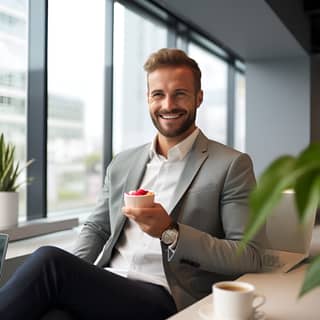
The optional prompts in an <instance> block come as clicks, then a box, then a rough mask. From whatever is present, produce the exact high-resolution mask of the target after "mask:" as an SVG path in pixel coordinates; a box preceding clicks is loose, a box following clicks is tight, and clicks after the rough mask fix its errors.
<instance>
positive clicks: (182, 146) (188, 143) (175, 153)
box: [149, 128, 200, 161]
mask: <svg viewBox="0 0 320 320" xmlns="http://www.w3.org/2000/svg"><path fill="white" fill-rule="evenodd" d="M199 132H200V130H199V128H196V129H195V130H194V131H193V132H192V133H191V134H190V135H189V136H188V137H186V138H185V139H184V140H182V141H181V142H179V143H178V144H176V145H175V146H173V147H172V148H170V150H169V151H168V161H176V160H183V159H184V158H185V157H186V155H187V154H188V153H189V152H190V150H191V148H192V146H193V144H194V142H195V140H196V138H197V137H198V135H199ZM156 144H157V136H155V138H154V139H153V141H152V143H151V146H150V151H149V155H150V158H151V159H152V158H153V157H154V156H158V157H161V155H159V154H158V153H157V151H156Z"/></svg>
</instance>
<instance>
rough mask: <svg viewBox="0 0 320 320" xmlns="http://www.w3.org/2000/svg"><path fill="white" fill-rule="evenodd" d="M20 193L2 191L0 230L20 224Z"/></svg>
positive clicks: (0, 197)
mask: <svg viewBox="0 0 320 320" xmlns="http://www.w3.org/2000/svg"><path fill="white" fill-rule="evenodd" d="M18 212H19V193H18V192H0V230H3V229H7V228H10V227H13V226H16V225H17V224H18Z"/></svg>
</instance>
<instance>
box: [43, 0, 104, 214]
mask: <svg viewBox="0 0 320 320" xmlns="http://www.w3.org/2000/svg"><path fill="white" fill-rule="evenodd" d="M75 8H77V9H76V10H75ZM48 12H49V14H48V145H47V146H48V147H47V148H48V149H47V157H48V164H47V181H48V185H47V190H48V192H47V207H48V216H52V215H54V214H57V213H65V212H66V211H70V210H87V211H88V212H89V211H90V210H91V207H92V206H93V205H94V204H95V202H96V198H97V195H98V192H99V190H100V188H101V185H102V180H103V177H102V171H103V170H102V144H103V104H104V99H103V96H104V46H105V37H104V29H105V27H104V23H105V21H104V20H105V3H104V1H103V0H99V1H95V2H94V5H93V4H92V1H90V0H86V1H84V0H83V1H78V0H68V1H62V0H57V1H50V2H49V3H48Z"/></svg>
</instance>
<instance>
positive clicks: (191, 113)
mask: <svg viewBox="0 0 320 320" xmlns="http://www.w3.org/2000/svg"><path fill="white" fill-rule="evenodd" d="M145 70H146V72H147V101H148V104H149V112H150V116H151V119H152V121H153V123H154V125H155V127H156V128H157V130H158V133H157V135H156V136H155V138H154V140H153V142H152V143H150V144H147V145H143V146H140V147H137V148H134V149H130V150H127V151H124V152H122V153H120V154H118V155H116V156H115V157H114V159H113V161H112V162H111V164H110V165H109V166H108V170H107V175H106V179H105V184H104V187H103V190H102V193H101V196H100V199H99V202H98V204H97V206H96V208H95V210H94V212H93V213H92V215H91V216H90V217H89V219H88V221H87V222H86V223H85V224H84V227H83V229H82V231H81V233H80V235H79V239H78V241H77V244H76V247H75V250H74V254H75V255H71V254H69V253H67V252H64V251H62V250H60V249H58V248H53V247H43V248H40V249H39V250H37V251H36V252H35V253H34V254H33V255H32V256H31V257H30V258H29V259H27V262H26V263H25V264H24V265H23V266H22V267H21V268H20V269H19V270H18V271H17V272H16V274H15V275H14V276H13V277H12V279H11V280H10V281H9V282H8V283H7V284H6V285H5V286H4V287H3V288H1V289H0V316H2V317H3V318H4V319H7V320H9V319H22V318H24V319H29V320H32V319H39V318H40V317H41V316H42V315H43V314H45V313H46V312H47V311H48V310H50V309H51V308H54V307H58V308H60V309H62V310H65V311H67V312H68V314H69V315H70V316H71V317H73V318H74V319H91V320H92V319H159V320H160V319H166V318H167V317H169V316H170V315H172V314H174V313H175V312H177V310H181V309H183V308H185V307H187V306H188V305H190V304H192V303H194V302H196V301H197V300H199V299H201V298H202V297H204V296H206V295H208V294H209V293H210V292H211V286H212V284H213V283H214V282H217V281H220V280H226V279H235V278H237V277H239V276H240V275H241V274H243V273H246V272H256V271H258V270H259V269H260V266H261V257H260V252H259V242H258V238H256V239H255V240H254V241H252V242H250V243H249V245H248V246H247V247H246V248H245V250H244V252H243V253H242V254H241V255H238V254H237V249H238V247H239V241H240V240H241V238H242V236H243V232H244V228H245V225H246V221H247V217H248V194H249V192H250V190H251V188H252V187H253V185H254V184H255V178H254V174H253V169H252V162H251V160H250V158H249V156H248V155H246V154H243V153H240V152H238V151H235V150H233V149H231V148H229V147H227V146H224V145H222V144H220V143H217V142H215V141H212V140H209V139H208V138H206V137H205V135H204V134H203V133H202V132H201V130H200V129H199V128H197V126H196V123H195V120H196V114H197V109H198V108H199V107H200V105H201V103H202V100H203V92H202V90H201V71H200V69H199V67H198V65H197V63H196V62H195V61H194V60H193V59H191V58H189V57H188V56H187V55H186V54H185V53H184V52H183V51H181V50H177V49H161V50H159V51H158V52H155V53H153V54H152V55H151V56H150V57H149V59H148V60H147V62H146V63H145ZM214 121H215V119H212V123H213V125H214ZM136 189H145V190H151V191H153V193H154V194H155V203H154V204H153V205H152V206H150V207H147V208H145V207H144V208H140V207H134V208H132V207H125V206H124V202H123V194H124V193H125V192H129V191H130V190H136ZM144 193H145V191H144ZM26 279H28V281H26ZM15 306H19V308H16V307H15Z"/></svg>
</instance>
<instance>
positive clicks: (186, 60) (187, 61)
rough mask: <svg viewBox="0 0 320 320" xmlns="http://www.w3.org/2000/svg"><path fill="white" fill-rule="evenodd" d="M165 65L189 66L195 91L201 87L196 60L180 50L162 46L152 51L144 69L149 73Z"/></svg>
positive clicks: (199, 71) (199, 72)
mask: <svg viewBox="0 0 320 320" xmlns="http://www.w3.org/2000/svg"><path fill="white" fill-rule="evenodd" d="M167 66H186V67H189V68H190V69H191V71H192V73H193V76H194V83H195V89H196V91H198V90H200V89H201V70H200V68H199V66H198V64H197V62H196V61H195V60H193V59H191V58H190V57H188V55H187V54H186V53H185V52H184V51H182V50H179V49H168V48H163V49H160V50H159V51H156V52H154V53H152V54H151V55H150V57H149V58H148V59H147V61H146V62H145V64H144V70H145V71H146V72H147V73H148V74H149V73H151V72H153V71H155V70H156V69H158V68H161V67H167Z"/></svg>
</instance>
